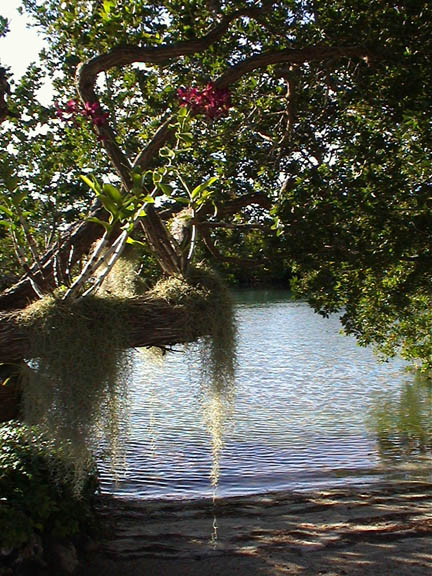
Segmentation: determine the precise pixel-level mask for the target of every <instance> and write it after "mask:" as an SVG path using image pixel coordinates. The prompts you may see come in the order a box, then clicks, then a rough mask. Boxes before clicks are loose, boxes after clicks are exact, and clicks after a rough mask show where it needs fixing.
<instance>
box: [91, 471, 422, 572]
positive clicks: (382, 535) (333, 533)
mask: <svg viewBox="0 0 432 576" xmlns="http://www.w3.org/2000/svg"><path fill="white" fill-rule="evenodd" d="M100 512H101V516H102V517H103V519H104V523H105V524H106V526H107V530H106V534H105V536H104V539H103V541H102V543H101V546H100V548H99V549H98V550H97V551H96V552H95V551H93V552H92V553H91V554H88V558H87V561H86V565H85V567H84V568H83V571H82V574H83V575H84V574H85V575H88V576H93V575H94V576H96V575H98V576H100V575H103V576H112V575H122V576H138V575H140V576H180V575H187V576H219V575H220V576H222V575H223V576H231V575H235V574H241V575H246V576H255V575H268V576H278V575H287V574H288V575H303V576H312V575H326V576H342V575H349V576H357V575H365V576H385V575H389V576H390V575H391V576H430V575H431V574H432V539H431V535H432V484H427V483H420V482H404V483H395V484H386V485H382V486H374V487H365V488H357V489H354V488H352V489H331V490H327V491H319V492H313V493H292V492H291V493H273V494H265V495H260V496H252V497H242V498H227V499H222V500H217V501H216V502H215V503H214V504H213V502H211V501H210V502H209V501H208V500H203V501H195V502H190V501H183V502H179V501H176V502H166V501H165V502H164V501H142V500H141V501H134V500H124V499H116V498H112V497H109V496H105V497H102V499H101V503H100Z"/></svg>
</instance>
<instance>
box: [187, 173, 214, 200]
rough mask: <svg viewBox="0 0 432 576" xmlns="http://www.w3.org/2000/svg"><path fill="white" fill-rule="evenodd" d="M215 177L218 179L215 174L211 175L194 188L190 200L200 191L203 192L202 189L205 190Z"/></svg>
mask: <svg viewBox="0 0 432 576" xmlns="http://www.w3.org/2000/svg"><path fill="white" fill-rule="evenodd" d="M217 179H218V177H217V176H212V177H211V178H209V179H208V180H206V181H205V182H203V183H202V184H200V185H199V186H197V187H196V188H194V189H193V190H192V192H191V197H192V200H195V198H197V196H199V195H200V194H201V193H202V192H204V190H207V188H209V187H210V186H211V185H212V184H214V183H215V182H216V180H217Z"/></svg>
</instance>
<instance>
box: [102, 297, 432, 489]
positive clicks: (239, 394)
mask: <svg viewBox="0 0 432 576" xmlns="http://www.w3.org/2000/svg"><path fill="white" fill-rule="evenodd" d="M255 296H256V294H255ZM237 302H238V305H237V316H238V323H239V346H238V370H237V375H236V381H235V389H234V388H233V387H232V386H227V385H224V386H215V385H214V382H213V383H212V381H209V380H206V381H204V382H203V379H202V371H201V370H200V353H199V350H197V349H196V348H194V347H191V348H189V349H188V350H186V351H185V350H183V349H182V348H178V350H179V351H178V352H177V353H173V354H167V355H166V356H165V357H164V358H163V361H161V362H158V363H152V362H149V360H148V359H147V358H145V357H144V356H143V355H141V354H137V358H136V365H135V369H136V370H135V379H134V384H133V390H132V396H133V406H132V415H131V432H130V439H129V442H128V447H127V454H126V461H127V467H126V468H125V470H124V471H123V473H122V474H121V475H120V477H119V480H118V483H117V484H114V482H113V481H112V479H111V477H110V474H109V471H108V470H106V469H104V467H103V465H102V464H101V472H102V487H103V489H104V490H106V491H113V492H115V493H117V494H122V495H133V496H140V497H143V498H150V497H199V496H210V497H211V496H212V495H213V496H214V495H215V494H217V495H218V496H225V495H239V494H251V493H255V492H263V491H268V490H279V489H291V488H295V489H314V488H319V487H323V486H329V485H340V484H348V483H353V482H356V483H358V482H374V481H376V480H377V479H379V480H382V479H391V478H399V477H403V478H408V477H409V478H425V477H428V476H430V470H431V468H430V464H431V460H430V458H431V438H432V430H431V419H430V416H431V388H430V386H429V385H428V384H427V383H425V382H421V381H419V380H416V379H415V378H414V376H413V375H412V374H410V373H408V372H406V369H405V365H404V363H403V362H402V361H399V360H394V361H392V362H390V363H384V364H380V363H378V362H377V360H376V359H375V357H374V355H373V353H372V352H371V351H370V350H365V349H362V348H359V347H358V346H357V345H356V342H355V340H354V339H352V338H349V337H346V336H343V335H341V333H340V324H339V321H338V319H337V318H336V317H334V318H330V319H323V318H321V317H320V316H318V315H316V314H314V313H313V312H312V311H311V310H310V308H309V307H308V306H307V305H306V304H304V303H301V302H292V301H290V300H289V297H288V295H287V294H286V293H285V294H284V293H283V292H281V291H277V292H267V294H262V293H261V294H258V297H253V294H252V293H251V292H248V293H247V294H243V296H241V297H239V296H238V295H237ZM269 302H270V303H269Z"/></svg>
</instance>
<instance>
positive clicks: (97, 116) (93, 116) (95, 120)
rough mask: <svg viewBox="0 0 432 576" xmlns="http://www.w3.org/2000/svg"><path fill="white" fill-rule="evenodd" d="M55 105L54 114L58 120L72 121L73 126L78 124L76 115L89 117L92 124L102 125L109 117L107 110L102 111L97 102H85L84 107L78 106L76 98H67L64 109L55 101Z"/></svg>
mask: <svg viewBox="0 0 432 576" xmlns="http://www.w3.org/2000/svg"><path fill="white" fill-rule="evenodd" d="M55 107H56V116H57V117H58V118H60V120H65V121H72V122H73V125H74V126H75V127H77V126H79V124H78V122H77V117H78V116H81V117H83V118H89V120H90V121H91V122H92V124H93V126H102V125H103V124H105V122H106V121H107V119H108V117H109V114H108V112H103V111H102V109H101V107H100V104H99V102H86V103H85V104H84V107H80V105H79V103H78V102H77V101H76V100H69V101H68V102H66V105H65V108H64V110H62V109H61V108H60V106H59V104H58V103H57V102H56V103H55Z"/></svg>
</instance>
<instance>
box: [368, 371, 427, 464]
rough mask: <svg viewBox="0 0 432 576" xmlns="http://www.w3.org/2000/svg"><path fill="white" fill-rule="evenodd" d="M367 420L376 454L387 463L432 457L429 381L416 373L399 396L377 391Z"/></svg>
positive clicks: (404, 385) (402, 388) (403, 387)
mask: <svg viewBox="0 0 432 576" xmlns="http://www.w3.org/2000/svg"><path fill="white" fill-rule="evenodd" d="M374 402H375V403H374V405H373V406H372V407H371V410H370V417H369V420H368V424H369V427H370V429H371V430H373V432H375V434H376V437H377V442H378V451H379V455H380V457H381V458H382V460H383V461H385V462H388V463H392V464H394V463H398V462H407V461H410V462H413V461H416V460H420V461H421V460H423V459H425V458H426V459H428V458H431V457H432V382H431V381H430V380H427V379H425V378H424V377H421V376H418V377H417V378H415V379H414V381H413V382H409V383H407V382H405V383H404V384H403V385H402V387H401V391H400V396H399V397H398V398H387V397H386V395H385V394H384V393H381V394H377V397H376V398H375V400H374Z"/></svg>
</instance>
